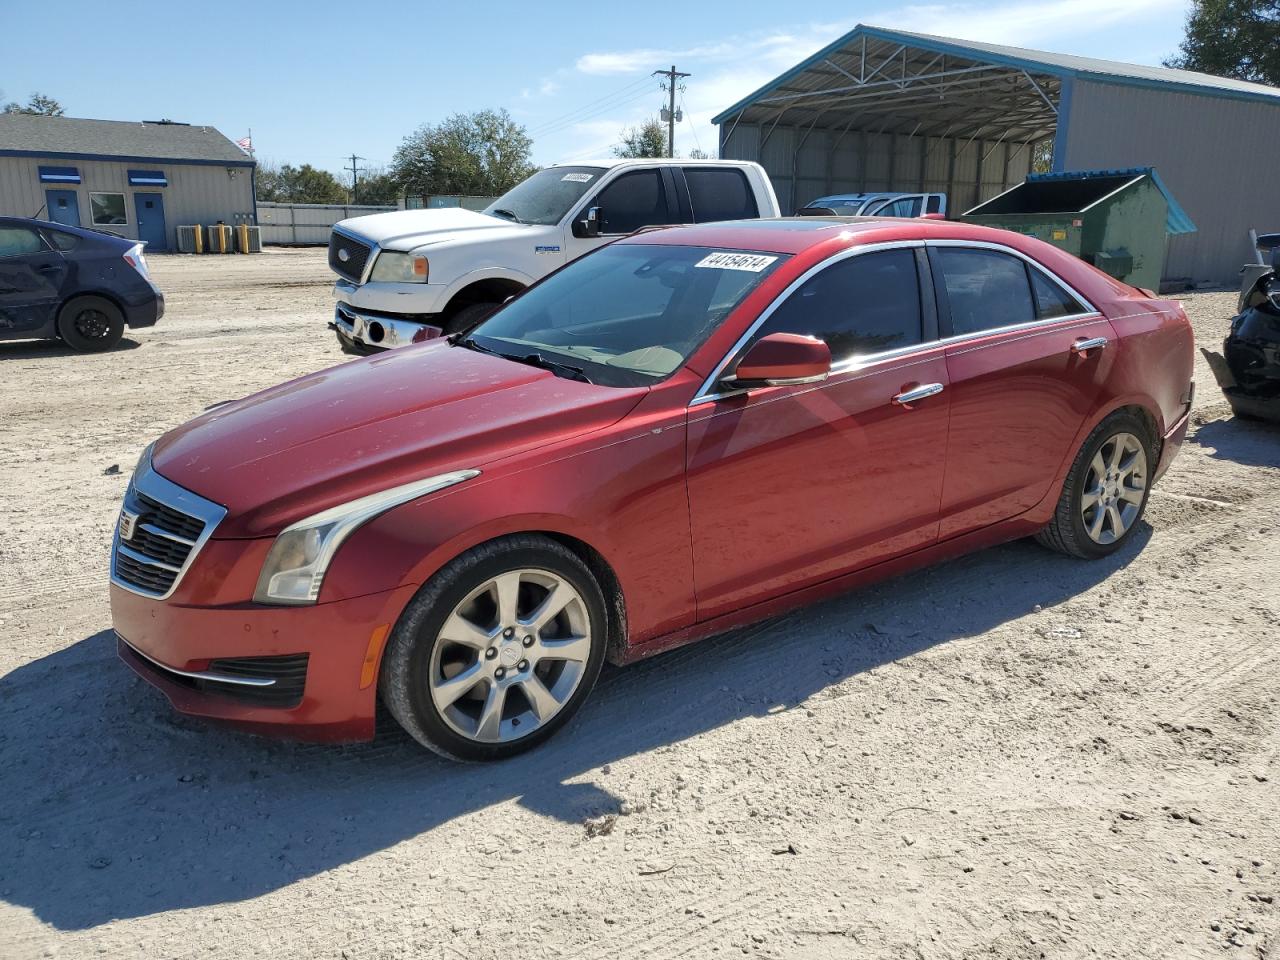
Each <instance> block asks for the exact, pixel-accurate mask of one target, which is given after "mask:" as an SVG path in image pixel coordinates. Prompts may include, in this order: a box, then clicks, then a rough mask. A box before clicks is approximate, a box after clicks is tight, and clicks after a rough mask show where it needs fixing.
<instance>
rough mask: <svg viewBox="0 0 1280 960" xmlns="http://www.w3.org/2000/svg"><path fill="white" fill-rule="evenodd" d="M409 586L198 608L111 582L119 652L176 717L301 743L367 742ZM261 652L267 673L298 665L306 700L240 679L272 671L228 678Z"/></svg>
mask: <svg viewBox="0 0 1280 960" xmlns="http://www.w3.org/2000/svg"><path fill="white" fill-rule="evenodd" d="M184 589H185V586H184ZM413 592H414V588H413V587H412V586H403V587H397V588H396V589H393V590H388V591H385V592H383V593H377V594H370V595H367V596H363V597H355V598H352V599H349V600H339V601H334V602H332V603H324V604H317V605H316V606H309V607H269V606H264V605H261V604H252V603H240V604H230V605H210V606H196V605H187V604H183V603H175V602H173V601H172V600H170V601H161V600H153V599H150V598H147V597H142V596H139V595H137V594H135V593H131V592H130V591H128V590H124V589H122V588H120V587H118V586H116V585H115V584H112V586H111V621H112V625H113V627H114V628H115V631H116V634H117V636H118V637H119V639H120V642H119V644H118V652H119V655H120V658H121V659H122V660H124V662H125V663H126V664H128V665H129V666H130V667H131V668H133V670H134V671H135V672H137V673H138V674H139V675H140V676H141V677H142V678H143V679H145V680H146V681H147V682H148V683H150V684H152V685H153V686H155V687H157V688H158V689H159V690H160V691H161V692H162V693H163V694H164V695H165V696H166V697H167V698H168V700H169V702H170V703H171V704H173V707H174V709H176V710H177V711H178V712H179V713H184V714H188V715H191V716H197V717H205V718H208V719H211V720H215V721H219V722H222V723H227V724H230V725H233V726H236V727H241V728H244V729H248V730H250V731H252V732H255V733H267V734H273V735H280V736H288V737H293V738H296V739H304V740H322V741H358V740H369V739H371V738H372V737H373V733H374V716H375V710H376V700H377V676H378V667H379V665H380V661H381V655H382V647H383V645H384V644H385V642H386V637H387V636H388V635H389V633H390V630H391V628H392V627H393V626H394V625H395V622H396V619H397V618H398V617H399V616H400V612H401V611H402V610H403V609H404V607H405V605H406V604H407V603H408V602H409V600H410V598H412V596H413ZM304 655H305V657H304ZM257 658H273V659H272V660H270V661H268V664H269V667H268V669H272V668H274V669H284V668H282V667H279V666H277V665H279V664H284V665H286V666H287V667H288V668H289V669H291V670H292V671H293V673H292V674H291V675H290V676H291V678H292V680H293V681H295V682H296V677H297V671H298V670H299V669H300V668H299V667H298V664H302V667H301V669H302V670H303V671H304V672H305V681H303V682H302V683H301V696H300V698H299V697H296V696H292V695H291V696H289V697H287V698H282V703H281V702H277V703H272V702H270V698H269V696H267V695H266V693H265V692H264V691H263V690H262V689H261V688H257V689H255V688H254V685H253V684H248V683H243V678H244V677H245V676H254V675H257V676H262V675H267V676H270V675H271V674H270V673H266V674H263V673H262V672H261V671H259V672H258V673H256V674H254V673H252V672H241V673H239V674H236V673H235V672H234V668H233V670H232V673H231V674H230V677H231V679H230V680H228V676H229V673H228V667H227V664H228V662H229V661H230V662H233V663H234V662H235V661H237V660H245V661H247V660H256V659H257ZM237 679H239V680H241V684H237V683H236V682H235V680H237ZM239 686H242V687H243V689H237V688H238V687H239Z"/></svg>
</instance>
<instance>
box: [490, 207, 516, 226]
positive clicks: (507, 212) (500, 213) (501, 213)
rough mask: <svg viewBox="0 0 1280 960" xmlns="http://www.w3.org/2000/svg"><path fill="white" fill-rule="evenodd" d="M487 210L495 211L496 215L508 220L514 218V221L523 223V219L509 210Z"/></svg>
mask: <svg viewBox="0 0 1280 960" xmlns="http://www.w3.org/2000/svg"><path fill="white" fill-rule="evenodd" d="M489 212H490V213H495V214H497V215H498V216H500V217H506V218H507V219H508V220H514V221H515V222H516V223H524V221H523V220H521V219H520V218H519V217H517V216H516V215H515V214H514V213H512V212H511V211H510V210H490V211H489Z"/></svg>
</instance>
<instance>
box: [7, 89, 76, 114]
mask: <svg viewBox="0 0 1280 960" xmlns="http://www.w3.org/2000/svg"><path fill="white" fill-rule="evenodd" d="M3 112H4V113H25V114H28V115H29V116H33V117H61V116H62V115H63V113H64V112H65V111H63V109H62V104H60V103H59V102H58V101H57V100H55V99H53V97H46V96H45V95H44V94H43V93H33V94H32V95H31V97H30V99H28V100H27V103H26V106H23V105H22V104H20V103H18V101H16V100H11V101H10V102H9V103H6V104H5V105H4V109H3Z"/></svg>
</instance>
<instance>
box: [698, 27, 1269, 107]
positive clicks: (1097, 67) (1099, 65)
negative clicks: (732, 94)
mask: <svg viewBox="0 0 1280 960" xmlns="http://www.w3.org/2000/svg"><path fill="white" fill-rule="evenodd" d="M867 39H870V40H875V41H881V42H891V43H895V44H900V45H902V46H905V47H909V48H914V49H918V50H922V51H930V52H933V53H940V54H948V55H952V56H958V57H964V58H966V59H969V60H973V61H977V62H984V63H992V64H1000V65H1003V66H1009V67H1015V68H1019V69H1022V70H1027V71H1032V72H1035V73H1038V74H1042V75H1049V76H1056V77H1060V78H1070V77H1084V78H1088V79H1091V80H1100V81H1103V82H1109V83H1119V84H1125V85H1132V86H1149V87H1157V88H1162V89H1167V90H1171V91H1179V92H1184V93H1197V94H1201V95H1206V96H1217V97H1229V98H1233V99H1247V100H1256V99H1265V100H1273V101H1275V102H1277V103H1280V88H1276V87H1268V86H1265V85H1263V84H1259V83H1248V82H1246V81H1244V80H1231V79H1228V78H1225V77H1215V76H1211V75H1210V74H1207V73H1195V72H1193V71H1190V70H1172V69H1169V68H1167V67H1149V66H1144V65H1141V64H1133V63H1121V62H1119V61H1113V60H1098V59H1096V58H1093V57H1078V56H1073V55H1071V54H1065V53H1052V52H1050V51H1046V50H1030V49H1026V48H1023V47H1010V46H1004V45H1002V44H996V43H983V42H981V41H975V40H960V39H957V38H954V37H939V36H933V35H931V34H925V33H911V32H909V31H905V30H889V29H886V28H884V27H874V26H868V25H866V24H859V25H858V26H857V27H855V28H854V29H853V30H851V31H850V32H849V33H847V34H845V35H844V36H842V37H840V38H839V39H838V40H836V41H835V42H833V43H831V44H829V45H828V46H826V47H824V48H823V49H822V50H819V51H818V52H817V53H815V54H814V55H813V56H811V57H809V58H808V59H806V60H804V61H802V62H801V63H799V64H797V65H796V66H795V67H792V68H791V69H790V70H788V71H787V72H786V73H783V74H781V75H780V76H778V77H776V78H774V79H773V80H771V81H770V82H769V83H767V84H765V85H764V86H763V87H760V88H759V89H758V90H756V91H754V92H753V93H751V94H750V95H748V96H746V97H744V98H743V99H742V100H739V101H738V102H737V103H735V104H734V105H733V106H731V107H729V108H728V109H727V110H724V111H722V112H721V113H720V114H719V115H718V116H716V117H714V118H713V119H712V123H723V122H724V121H725V120H727V119H729V118H730V117H733V116H734V115H735V114H737V113H739V112H740V111H742V110H744V109H746V108H747V107H749V106H751V105H752V104H753V103H754V102H755V101H757V100H758V99H760V98H761V97H764V96H765V95H766V94H769V93H770V92H771V91H775V90H777V89H778V88H779V87H782V86H784V85H786V84H788V83H791V84H794V85H799V86H800V87H804V86H806V84H805V83H804V81H802V80H801V79H800V78H801V76H802V75H803V74H804V73H805V72H806V71H808V70H809V69H810V68H814V67H817V66H818V65H820V64H822V63H823V62H824V61H827V62H830V61H829V59H828V58H830V57H833V56H836V55H838V54H841V53H846V52H852V51H853V50H854V49H855V47H856V45H857V44H858V43H860V42H862V41H864V40H867Z"/></svg>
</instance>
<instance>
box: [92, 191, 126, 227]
mask: <svg viewBox="0 0 1280 960" xmlns="http://www.w3.org/2000/svg"><path fill="white" fill-rule="evenodd" d="M89 208H90V209H91V210H92V211H93V224H94V226H96V227H110V226H120V225H121V224H125V223H128V222H129V218H128V217H126V216H125V213H124V194H123V193H91V194H89Z"/></svg>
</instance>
